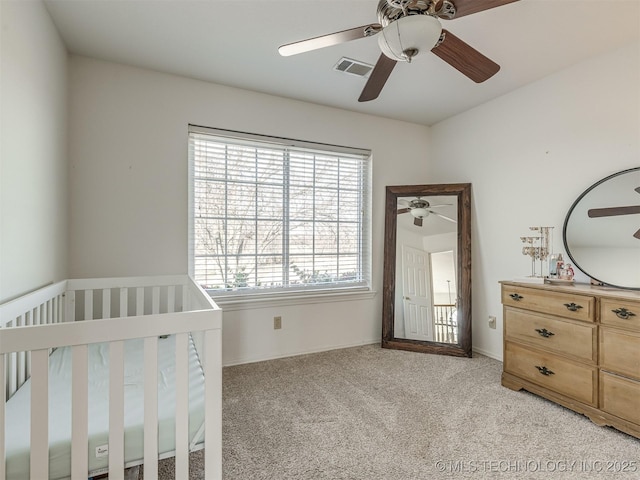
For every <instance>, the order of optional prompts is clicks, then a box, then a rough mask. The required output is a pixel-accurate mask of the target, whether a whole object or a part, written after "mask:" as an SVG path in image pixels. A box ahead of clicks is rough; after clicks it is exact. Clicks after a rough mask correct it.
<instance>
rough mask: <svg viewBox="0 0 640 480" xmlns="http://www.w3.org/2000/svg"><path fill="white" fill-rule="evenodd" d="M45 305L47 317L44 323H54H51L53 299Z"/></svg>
mask: <svg viewBox="0 0 640 480" xmlns="http://www.w3.org/2000/svg"><path fill="white" fill-rule="evenodd" d="M45 305H46V312H47V313H46V316H47V321H46V323H54V322H53V299H51V300H47V303H46V304H45Z"/></svg>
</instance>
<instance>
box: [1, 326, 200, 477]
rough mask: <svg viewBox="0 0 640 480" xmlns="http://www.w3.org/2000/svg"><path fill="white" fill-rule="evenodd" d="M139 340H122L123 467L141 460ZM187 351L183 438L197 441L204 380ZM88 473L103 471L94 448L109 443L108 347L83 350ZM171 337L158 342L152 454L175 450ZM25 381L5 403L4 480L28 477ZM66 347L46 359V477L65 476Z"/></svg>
mask: <svg viewBox="0 0 640 480" xmlns="http://www.w3.org/2000/svg"><path fill="white" fill-rule="evenodd" d="M143 343H144V342H143V340H142V339H134V340H127V341H125V372H124V379H125V387H124V390H125V398H124V402H125V404H124V406H125V419H124V428H125V441H124V445H125V452H124V454H125V463H130V462H136V461H138V460H141V459H142V458H143V456H144V454H143V431H144V424H143V421H144V398H143V397H144V384H143V365H144V350H143V348H144V347H143ZM189 343H190V346H189V439H190V442H191V444H192V445H195V444H198V443H202V442H203V428H202V427H203V425H204V376H203V373H202V366H201V364H200V361H199V358H198V355H197V353H196V350H195V347H194V345H193V341H192V340H190V342H189ZM88 357H89V361H88V365H89V377H88V382H89V407H88V413H89V426H88V430H89V471H90V472H93V473H97V472H100V471H104V469H106V468H107V467H108V457H107V456H101V455H100V454H97V453H96V448H97V447H99V446H103V445H107V444H108V442H109V346H108V344H93V345H90V346H89V348H88ZM175 380H176V379H175V337H174V336H170V337H168V338H160V339H158V451H159V453H160V455H163V454H164V455H165V456H167V454H169V453H171V452H173V451H175V398H176V395H175ZM30 397H31V382H30V381H27V382H26V383H25V384H24V385H23V386H22V387H21V388H20V389H19V390H18V391H17V392H16V393H15V395H14V396H13V397H11V398H10V399H9V401H8V402H7V404H6V443H7V445H6V458H7V464H6V467H7V480H19V479H24V478H28V471H29V437H30V405H31V402H30ZM72 414H73V412H72V411H71V348H69V347H65V348H59V349H57V350H55V351H54V352H53V353H52V354H51V355H50V357H49V477H50V478H51V479H63V478H68V477H69V476H70V475H71V417H72Z"/></svg>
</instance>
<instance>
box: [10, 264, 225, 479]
mask: <svg viewBox="0 0 640 480" xmlns="http://www.w3.org/2000/svg"><path fill="white" fill-rule="evenodd" d="M221 329H222V312H221V310H220V309H219V308H218V307H217V306H216V304H215V303H214V302H213V301H212V300H211V298H210V297H209V296H208V295H207V294H206V292H204V291H203V290H202V289H201V288H200V287H199V286H198V285H196V284H195V283H194V282H193V280H192V279H191V278H189V277H188V276H164V277H135V278H102V279H85V280H65V281H62V282H59V283H56V284H53V285H49V286H46V287H44V288H41V289H39V290H36V291H34V292H32V293H29V294H26V295H24V296H22V297H20V298H17V299H15V300H12V301H10V302H7V303H5V304H3V305H0V376H1V377H2V381H3V385H4V388H2V389H1V393H0V480H14V479H18V478H19V479H26V478H29V477H30V478H31V479H32V480H42V479H49V478H52V479H59V478H71V479H73V480H86V479H87V478H88V477H90V476H93V475H97V474H102V473H108V475H109V479H124V476H125V469H126V468H129V467H132V466H136V465H141V464H142V465H144V478H145V480H146V479H156V478H157V476H158V460H159V459H162V458H167V457H172V456H175V465H176V478H179V479H183V478H188V476H189V475H188V472H189V452H192V451H195V450H199V449H202V448H205V447H206V448H205V450H204V458H205V478H207V479H220V478H221V477H222V447H221V445H222V354H221V348H222V341H221ZM47 405H48V408H47Z"/></svg>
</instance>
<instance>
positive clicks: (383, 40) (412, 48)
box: [378, 15, 442, 62]
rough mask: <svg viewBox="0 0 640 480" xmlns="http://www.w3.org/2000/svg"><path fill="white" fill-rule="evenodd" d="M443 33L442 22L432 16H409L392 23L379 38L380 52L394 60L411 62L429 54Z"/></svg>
mask: <svg viewBox="0 0 640 480" xmlns="http://www.w3.org/2000/svg"><path fill="white" fill-rule="evenodd" d="M441 33H442V25H440V21H439V20H438V19H437V18H436V17H434V16H431V15H408V16H406V17H401V18H399V19H398V20H396V21H394V22H392V23H390V24H389V25H387V26H386V27H384V28H383V29H382V32H380V34H379V36H378V44H379V45H380V50H382V53H384V54H385V55H386V56H387V57H389V58H391V59H392V60H397V61H403V62H411V59H412V58H413V57H414V56H416V55H417V54H419V53H424V52H429V51H431V49H432V48H433V47H434V46H435V45H436V44H437V43H438V40H439V39H440V35H441Z"/></svg>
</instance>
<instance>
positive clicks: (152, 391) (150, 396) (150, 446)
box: [144, 337, 180, 480]
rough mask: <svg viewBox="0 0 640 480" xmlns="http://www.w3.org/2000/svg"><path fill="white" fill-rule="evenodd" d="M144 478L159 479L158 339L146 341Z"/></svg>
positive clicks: (147, 339)
mask: <svg viewBox="0 0 640 480" xmlns="http://www.w3.org/2000/svg"><path fill="white" fill-rule="evenodd" d="M165 341H166V340H165ZM144 478H145V480H146V479H149V480H157V478H158V337H147V338H145V339H144ZM176 478H180V477H176Z"/></svg>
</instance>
